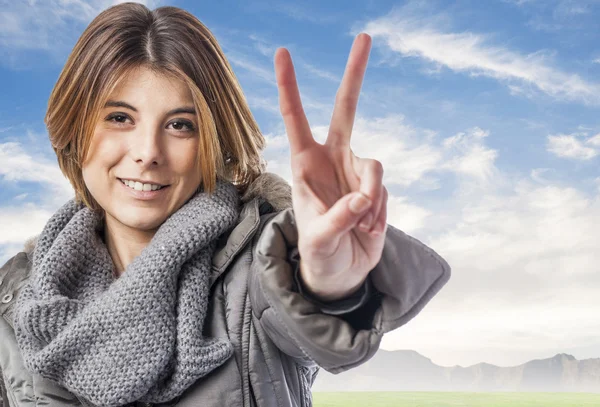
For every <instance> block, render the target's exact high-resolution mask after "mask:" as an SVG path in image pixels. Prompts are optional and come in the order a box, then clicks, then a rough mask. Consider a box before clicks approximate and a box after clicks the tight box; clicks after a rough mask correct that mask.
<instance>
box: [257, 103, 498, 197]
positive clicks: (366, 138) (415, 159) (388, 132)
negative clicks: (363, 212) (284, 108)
mask: <svg viewBox="0 0 600 407" xmlns="http://www.w3.org/2000/svg"><path fill="white" fill-rule="evenodd" d="M311 130H312V134H313V137H314V138H315V140H316V141H318V142H320V143H325V140H326V139H327V134H328V131H329V125H316V126H312V128H311ZM488 134H489V133H488V132H486V131H483V130H481V129H479V128H474V129H471V130H469V131H467V132H463V133H459V134H457V135H455V136H452V137H450V138H447V139H445V140H437V139H436V133H435V132H432V131H431V130H427V129H419V128H415V127H413V126H410V125H408V124H406V123H405V121H404V117H403V116H401V115H388V116H385V117H377V118H368V119H367V118H364V117H361V116H358V117H357V118H356V119H355V123H354V127H353V130H352V136H351V147H352V150H353V151H354V152H355V154H356V155H357V156H359V157H362V158H374V159H377V160H379V161H381V163H382V164H383V167H384V169H385V171H384V179H383V183H384V184H385V185H386V186H399V187H410V186H413V185H414V186H420V187H421V188H423V189H432V187H433V189H436V188H439V183H438V181H437V179H438V178H439V176H440V175H441V174H448V173H450V174H456V175H459V176H461V177H466V178H467V179H470V180H472V181H475V182H484V183H485V182H488V181H489V180H490V178H491V177H492V176H493V174H495V173H496V172H497V169H496V168H495V165H494V162H495V159H496V157H497V152H496V151H495V150H492V149H490V148H488V147H486V146H485V145H484V139H485V137H487V136H488ZM283 154H285V158H283V157H282V155H283ZM288 155H289V142H288V140H287V136H286V134H285V132H284V133H283V134H279V135H268V136H267V149H266V150H265V158H266V159H267V161H269V162H270V163H271V162H272V165H274V166H275V165H277V168H281V167H282V166H283V167H285V166H286V165H287V166H289V158H288ZM286 162H287V163H288V164H285V163H286ZM275 163H277V164H275Z"/></svg>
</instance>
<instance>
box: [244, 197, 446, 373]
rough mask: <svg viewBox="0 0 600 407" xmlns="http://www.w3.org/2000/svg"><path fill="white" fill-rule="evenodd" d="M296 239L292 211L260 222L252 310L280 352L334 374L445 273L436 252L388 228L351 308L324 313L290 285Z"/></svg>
mask: <svg viewBox="0 0 600 407" xmlns="http://www.w3.org/2000/svg"><path fill="white" fill-rule="evenodd" d="M297 243H298V232H297V229H296V225H295V222H294V213H293V209H292V208H289V209H286V210H284V211H282V212H279V213H278V214H277V215H275V216H273V217H272V218H271V219H269V220H268V221H267V222H266V224H265V225H264V227H263V229H262V232H261V233H260V235H258V237H257V242H256V245H255V247H254V249H253V254H254V257H253V261H252V264H251V267H250V275H249V288H248V291H249V296H250V301H251V305H252V312H253V313H254V316H255V317H256V319H258V321H259V322H260V324H261V326H262V328H263V329H264V330H265V331H266V332H267V335H268V336H269V337H270V338H271V340H272V341H273V342H274V343H275V344H276V345H277V347H278V348H279V349H280V350H281V351H282V352H284V353H286V354H288V355H289V356H291V357H292V358H294V359H295V360H296V361H297V362H298V363H300V364H303V365H307V366H314V365H315V364H316V365H318V366H320V367H322V368H323V369H325V370H327V371H328V372H330V373H334V374H337V373H340V372H343V371H345V370H348V369H351V368H353V367H356V366H358V365H361V364H362V363H364V362H366V361H367V360H369V359H370V358H371V357H372V356H373V355H374V354H375V352H376V351H377V350H378V349H379V345H380V343H381V339H382V337H383V335H384V334H385V333H387V332H390V331H392V330H394V329H396V328H398V327H400V326H402V325H404V324H405V323H407V322H408V321H410V320H411V319H412V318H413V317H414V316H415V315H417V314H418V313H419V312H420V311H421V310H422V309H423V307H424V306H425V305H426V304H427V303H428V302H429V301H430V300H431V298H433V296H434V295H435V294H436V293H437V292H438V291H439V290H440V289H441V288H442V287H443V286H444V285H445V284H446V282H447V281H448V280H449V278H450V266H449V265H448V263H447V262H446V261H445V260H444V259H443V258H442V257H440V256H439V255H438V254H437V253H436V252H434V251H433V250H432V249H430V248H429V247H427V246H426V245H424V244H423V243H421V242H420V241H419V240H417V239H415V238H413V237H411V236H408V235H407V234H405V233H404V232H402V231H400V230H398V229H396V228H394V227H393V226H391V225H388V228H387V233H386V241H385V246H384V249H383V254H382V257H381V260H380V262H379V263H378V264H377V266H376V267H375V268H374V269H373V270H372V271H371V272H370V273H369V276H368V281H367V282H365V285H364V287H363V288H361V290H359V292H362V294H360V295H359V298H358V299H356V298H355V299H354V301H355V304H354V306H352V305H350V306H341V307H338V311H339V310H341V312H336V311H335V310H334V312H333V313H332V312H327V311H331V310H326V309H323V308H322V306H321V305H322V304H321V305H319V304H318V303H317V302H315V301H314V300H311V299H310V298H309V297H307V296H306V295H303V294H302V293H301V292H300V291H299V290H298V282H297V264H298V261H297V260H298V259H297V256H296V258H295V259H294V253H297V251H295V248H296V247H297ZM363 290H365V291H370V292H367V293H366V294H364V291H363ZM342 301H343V300H342ZM357 304H358V305H357ZM344 307H346V309H344ZM333 308H335V305H334V307H333Z"/></svg>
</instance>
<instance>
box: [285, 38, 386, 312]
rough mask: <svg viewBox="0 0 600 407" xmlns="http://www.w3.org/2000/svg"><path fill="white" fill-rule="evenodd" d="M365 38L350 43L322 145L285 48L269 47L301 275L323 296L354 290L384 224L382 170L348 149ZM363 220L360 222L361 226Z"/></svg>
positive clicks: (375, 255)
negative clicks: (287, 147) (289, 176)
mask: <svg viewBox="0 0 600 407" xmlns="http://www.w3.org/2000/svg"><path fill="white" fill-rule="evenodd" d="M370 49H371V37H370V36H369V35H367V34H365V33H361V34H359V35H358V36H357V37H356V38H355V40H354V44H353V45H352V49H351V51H350V56H349V58H348V62H347V64H346V70H345V72H344V77H343V78H342V83H341V85H340V87H339V89H338V92H337V94H336V99H335V106H334V110H333V117H332V119H331V124H330V127H329V133H328V135H327V140H326V142H325V144H320V143H318V142H316V141H315V139H314V138H313V136H312V133H311V131H310V126H309V124H308V120H307V118H306V115H305V114H304V109H303V108H302V103H301V101H300V94H299V91H298V85H297V82H296V76H295V73H294V66H293V64H292V60H291V57H290V54H289V52H288V51H287V49H285V48H279V49H277V51H276V52H275V76H276V78H277V87H278V89H279V107H280V109H281V114H282V116H283V120H284V123H285V127H286V131H287V136H288V139H289V142H290V152H291V164H292V176H293V185H292V200H293V208H294V215H295V219H296V223H297V227H298V239H299V241H298V250H299V253H300V258H301V262H300V275H301V278H302V280H303V282H304V284H305V285H306V287H307V288H308V289H309V291H311V293H312V294H313V295H314V296H316V297H318V298H320V299H322V300H323V301H332V300H336V299H340V298H344V297H346V296H348V295H350V294H352V293H353V292H354V291H356V290H357V289H358V288H359V287H360V285H361V284H362V282H363V281H364V280H365V279H366V277H367V276H368V274H369V272H370V271H371V270H372V269H373V268H374V267H375V266H376V265H377V263H378V262H379V260H380V259H381V254H382V251H383V246H384V241H385V232H386V229H387V209H386V208H387V199H388V194H387V190H386V188H385V187H384V186H383V184H382V178H383V167H382V165H381V163H380V162H379V161H377V160H373V159H367V158H359V157H357V156H355V155H354V153H353V152H352V150H351V148H350V136H351V134H352V127H353V125H354V116H355V113H356V106H357V104H358V97H359V94H360V89H361V85H362V81H363V77H364V73H365V70H366V67H367V61H368V59H369V52H370ZM362 224H364V225H365V226H364V227H363V226H361V225H362Z"/></svg>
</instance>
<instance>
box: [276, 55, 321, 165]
mask: <svg viewBox="0 0 600 407" xmlns="http://www.w3.org/2000/svg"><path fill="white" fill-rule="evenodd" d="M275 77H276V79H277V88H278V89H279V109H280V110H281V115H282V116H283V123H284V124H285V129H286V132H287V135H288V139H289V141H290V149H291V153H292V155H293V154H297V153H299V152H301V151H302V150H304V149H305V148H307V147H309V146H310V145H311V144H313V143H314V142H315V140H314V139H313V137H312V133H311V131H310V125H309V124H308V120H307V119H306V115H305V114H304V109H303V108H302V102H301V101H300V93H299V92H298V84H297V82H296V74H295V73H294V65H293V64H292V58H291V56H290V53H289V52H288V50H287V49H285V48H278V49H277V51H275Z"/></svg>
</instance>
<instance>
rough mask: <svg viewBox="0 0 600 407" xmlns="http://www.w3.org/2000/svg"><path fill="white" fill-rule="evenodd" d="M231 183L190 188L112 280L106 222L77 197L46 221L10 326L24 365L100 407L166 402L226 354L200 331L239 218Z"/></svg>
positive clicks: (223, 343) (225, 347) (226, 347)
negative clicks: (216, 266)
mask: <svg viewBox="0 0 600 407" xmlns="http://www.w3.org/2000/svg"><path fill="white" fill-rule="evenodd" d="M239 211H240V202H239V196H238V192H237V190H236V188H235V186H234V185H233V184H231V183H226V182H223V181H220V180H219V181H218V183H217V189H216V191H215V192H214V194H213V195H212V196H210V195H209V194H207V193H205V192H202V191H200V192H198V193H196V194H195V195H194V196H193V197H192V198H191V199H190V200H188V201H187V202H186V203H185V204H184V205H183V206H182V207H181V208H180V209H179V210H178V211H176V212H175V213H173V214H172V215H171V216H170V217H169V218H167V219H166V220H165V222H164V223H163V224H162V225H161V226H160V228H159V229H158V230H157V232H156V234H155V235H154V237H153V238H152V240H151V241H150V243H149V244H148V245H147V246H146V247H145V248H144V250H143V251H142V252H141V254H140V255H139V256H138V257H136V258H135V259H134V260H133V262H132V263H131V264H129V266H127V268H126V269H125V273H123V274H122V275H121V277H119V278H118V279H116V278H115V277H114V276H113V269H114V265H113V262H112V259H111V257H110V255H109V253H108V250H107V248H106V245H105V244H104V243H103V241H102V239H101V236H100V233H99V232H100V231H101V230H102V228H103V221H102V219H101V218H100V216H99V215H98V214H95V213H94V212H92V211H91V210H90V209H89V208H87V207H85V206H83V204H76V203H75V201H74V199H73V200H71V201H69V202H67V203H66V204H65V205H63V206H62V207H61V208H60V209H59V210H58V211H57V212H56V213H55V214H54V215H53V216H52V217H51V218H50V220H49V221H48V223H47V224H46V226H45V227H44V229H43V231H42V233H41V234H40V236H39V240H38V242H37V245H36V248H35V251H34V257H33V268H32V275H31V277H30V279H29V280H28V283H27V285H26V286H25V287H23V289H22V290H21V292H20V294H19V298H18V301H17V304H16V309H15V313H14V323H15V334H16V338H17V342H18V345H19V348H20V350H21V352H22V354H23V358H24V362H25V367H26V368H27V369H28V370H29V371H31V372H33V373H39V374H41V375H42V376H44V377H46V378H48V379H51V380H54V381H55V382H58V383H59V384H61V385H62V386H63V387H64V388H66V389H67V390H69V391H71V392H72V393H74V394H76V395H77V396H79V397H83V398H84V399H85V400H87V401H89V402H91V403H93V404H95V405H99V406H122V405H125V404H127V403H130V402H132V401H137V400H140V401H145V402H150V403H160V402H166V401H169V400H172V399H174V398H175V397H177V396H179V395H180V394H181V393H183V391H184V390H185V389H187V388H188V387H189V386H190V385H192V384H193V383H194V382H195V381H196V380H197V379H199V378H201V377H203V376H205V375H206V374H207V373H209V372H210V371H212V370H213V369H215V368H216V367H218V366H220V365H221V364H223V363H224V362H225V361H226V360H227V359H228V358H229V357H230V356H231V355H232V354H233V347H232V345H231V343H230V342H229V341H228V340H227V338H207V337H205V336H203V335H202V327H203V323H204V319H205V317H206V311H207V307H208V297H209V289H210V287H209V281H210V273H211V265H212V256H213V252H214V250H215V247H216V243H217V239H218V237H219V236H220V235H221V234H223V233H224V232H226V231H228V230H230V228H232V227H233V226H234V225H235V224H236V222H237V219H238V216H239Z"/></svg>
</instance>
